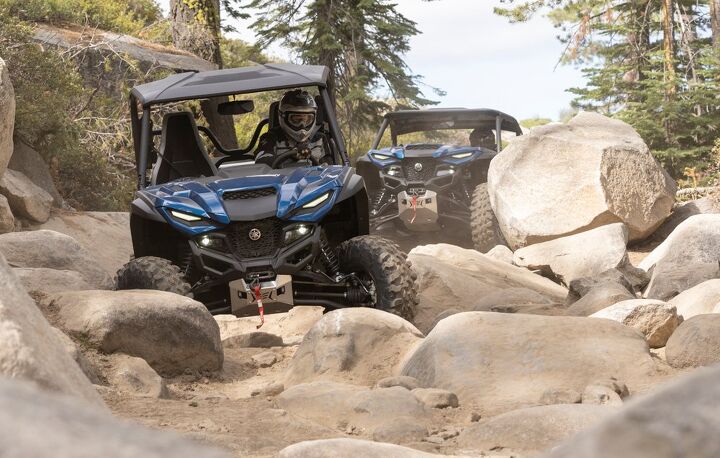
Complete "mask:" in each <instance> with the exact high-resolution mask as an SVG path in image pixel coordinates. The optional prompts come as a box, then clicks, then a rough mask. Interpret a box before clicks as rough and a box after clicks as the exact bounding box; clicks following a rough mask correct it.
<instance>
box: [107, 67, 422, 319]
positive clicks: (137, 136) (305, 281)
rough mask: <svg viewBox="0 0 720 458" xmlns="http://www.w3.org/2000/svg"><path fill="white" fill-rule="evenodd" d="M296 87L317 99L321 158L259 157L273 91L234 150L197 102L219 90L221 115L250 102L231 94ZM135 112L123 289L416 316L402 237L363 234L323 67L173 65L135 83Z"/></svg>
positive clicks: (357, 194) (222, 305)
mask: <svg viewBox="0 0 720 458" xmlns="http://www.w3.org/2000/svg"><path fill="white" fill-rule="evenodd" d="M294 88H302V89H304V90H305V91H307V92H308V94H311V95H313V96H314V99H315V102H316V104H317V115H316V118H315V120H314V122H315V123H316V125H315V128H316V130H317V136H318V138H319V139H321V140H322V144H323V145H324V148H325V153H326V156H325V157H326V159H325V160H324V162H323V163H322V164H320V163H319V162H318V161H317V160H316V159H314V158H313V157H312V156H311V157H309V158H305V159H307V160H304V161H302V160H299V161H294V160H291V161H288V160H287V159H288V158H289V157H291V156H293V154H295V153H297V151H295V152H293V151H287V152H284V153H281V154H280V155H279V156H278V157H275V158H273V159H272V160H270V161H267V160H265V161H262V162H261V161H256V158H257V157H258V149H259V148H258V144H259V139H260V138H261V135H262V134H263V132H264V131H267V130H268V129H270V130H272V129H273V128H274V127H276V126H277V124H278V123H279V114H278V102H273V103H269V105H268V108H267V110H268V114H267V117H260V118H258V119H260V121H259V122H258V123H257V125H255V126H253V127H251V129H254V131H253V132H252V135H250V132H246V134H247V137H249V138H250V140H249V143H248V144H247V145H245V146H243V147H241V148H240V149H226V148H225V147H223V145H222V144H221V142H220V141H219V140H218V139H217V137H216V135H215V134H214V133H213V132H212V131H211V130H210V129H209V128H207V127H204V126H202V125H198V123H197V122H196V117H195V116H194V115H193V113H192V111H191V109H192V108H193V107H197V102H196V101H206V100H215V101H217V100H224V102H222V103H219V104H217V112H218V113H219V114H221V115H226V116H232V115H238V116H241V115H243V114H245V115H247V114H248V113H250V112H252V111H253V110H254V109H255V101H254V100H249V99H247V98H245V99H239V98H238V96H241V95H246V96H247V95H248V94H254V96H255V95H257V100H258V101H261V102H262V101H264V102H263V103H267V100H268V99H269V97H272V96H274V95H275V94H276V93H277V91H285V90H289V89H294ZM219 98H222V99H219ZM130 111H131V122H132V134H133V140H134V149H135V159H136V162H137V178H138V191H137V193H136V195H135V199H134V201H133V202H132V207H131V215H130V229H131V232H132V241H133V248H134V255H135V256H134V259H132V260H131V261H130V262H129V263H128V264H126V265H125V266H124V267H123V268H122V269H120V270H119V271H118V274H117V288H118V289H155V290H163V291H170V292H174V293H178V294H182V295H186V296H191V297H194V298H195V299H196V300H199V301H201V302H203V303H204V304H205V305H206V306H207V307H208V309H209V310H210V311H211V312H212V313H233V314H235V315H238V316H246V315H250V314H254V313H257V311H258V309H259V311H260V315H261V317H262V316H263V312H264V307H268V309H269V310H268V311H282V310H287V309H288V308H289V307H292V306H296V305H321V306H325V307H326V308H330V309H334V308H343V307H374V308H377V309H381V310H385V311H388V312H391V313H395V314H397V315H400V316H403V317H405V318H407V319H411V318H412V317H413V314H414V311H415V306H416V292H415V286H414V283H415V274H414V273H413V272H412V269H411V266H410V263H409V262H408V261H407V259H406V255H405V254H404V253H403V252H401V251H400V249H399V248H398V247H397V245H395V244H393V243H391V242H389V241H387V240H385V239H383V238H380V237H378V236H371V235H368V233H369V213H368V196H367V192H366V190H365V184H364V182H363V179H362V177H361V176H359V175H357V174H356V173H355V169H353V168H352V167H350V165H349V159H348V155H347V152H346V149H345V145H344V142H343V137H342V135H341V133H340V131H339V128H338V123H337V120H336V118H335V108H334V102H333V98H332V95H331V94H330V93H329V91H328V69H327V68H326V67H322V66H301V65H291V64H267V65H262V66H255V67H247V68H235V69H226V70H217V71H208V72H199V73H181V74H175V75H172V76H169V77H167V78H165V79H162V80H159V81H155V82H152V83H149V84H144V85H140V86H137V87H135V88H133V89H132V91H131V94H130ZM240 119H241V120H242V119H243V118H240ZM245 119H249V118H245ZM245 124H248V123H245ZM238 125H243V123H238ZM208 150H212V153H213V155H210V154H208Z"/></svg>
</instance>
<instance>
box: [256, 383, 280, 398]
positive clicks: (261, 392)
mask: <svg viewBox="0 0 720 458" xmlns="http://www.w3.org/2000/svg"><path fill="white" fill-rule="evenodd" d="M283 391H285V385H283V384H282V383H268V384H267V385H265V386H263V387H260V388H258V389H255V390H253V391H252V392H251V393H250V395H251V396H277V395H278V394H280V393H282V392H283Z"/></svg>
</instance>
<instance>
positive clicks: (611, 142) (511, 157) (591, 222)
mask: <svg viewBox="0 0 720 458" xmlns="http://www.w3.org/2000/svg"><path fill="white" fill-rule="evenodd" d="M560 170H562V173H559V171H560ZM676 189H677V186H676V185H675V182H674V180H672V178H670V176H669V175H668V174H667V173H666V172H665V171H664V170H663V169H662V167H660V165H659V164H658V162H657V161H656V160H655V159H654V158H653V156H652V154H651V153H650V150H649V149H648V147H647V146H646V145H645V143H644V142H643V140H642V138H640V135H638V133H637V132H635V130H633V128H632V127H630V126H629V125H628V124H625V123H624V122H622V121H619V120H615V119H609V118H606V117H604V116H602V115H600V114H596V113H586V112H583V113H580V114H578V115H577V116H576V117H575V118H573V119H572V120H571V121H570V122H569V123H568V124H561V125H552V126H543V127H540V128H538V129H535V130H533V131H532V132H531V133H530V134H529V135H523V136H521V137H520V138H518V139H517V140H516V141H514V142H513V143H512V144H511V145H510V146H508V147H507V148H506V149H505V150H503V152H502V153H501V154H499V155H498V156H497V157H496V158H495V159H493V160H492V162H491V164H490V169H489V172H488V191H489V193H490V202H491V204H492V207H493V210H494V211H495V214H496V216H497V218H498V222H499V224H500V228H501V230H502V232H503V234H504V235H505V238H506V240H507V241H508V243H509V245H510V247H511V248H518V247H523V246H527V245H532V244H535V243H540V242H544V241H547V240H553V239H556V238H560V237H565V236H568V235H572V234H577V233H579V232H584V231H588V230H590V229H593V228H596V227H599V226H602V225H605V224H610V223H616V222H622V223H625V225H626V226H627V227H628V229H629V238H630V240H641V239H643V238H645V237H647V236H649V235H650V234H652V232H653V231H654V230H655V229H656V228H657V227H658V226H659V225H660V224H661V223H662V222H663V221H664V220H665V219H666V218H667V217H668V216H669V215H670V212H671V209H672V206H673V204H674V202H675V192H676Z"/></svg>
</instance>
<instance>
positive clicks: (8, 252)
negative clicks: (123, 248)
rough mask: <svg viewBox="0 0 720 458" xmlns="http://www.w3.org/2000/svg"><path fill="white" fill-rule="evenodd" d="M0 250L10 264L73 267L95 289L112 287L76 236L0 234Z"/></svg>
mask: <svg viewBox="0 0 720 458" xmlns="http://www.w3.org/2000/svg"><path fill="white" fill-rule="evenodd" d="M0 253H1V254H3V255H4V256H5V258H6V259H7V261H8V263H9V264H10V265H11V266H13V267H24V268H46V269H56V270H73V271H76V272H80V274H81V275H82V276H83V278H84V279H85V281H86V282H87V283H88V284H89V285H90V286H92V287H93V288H96V289H111V288H112V287H113V281H112V278H110V275H108V273H107V272H106V271H105V270H104V269H103V268H102V267H101V266H100V265H99V264H98V263H97V262H95V258H96V256H95V255H94V254H93V253H91V252H89V251H87V250H85V249H84V248H83V247H82V246H81V245H80V244H79V243H78V242H77V241H76V240H75V239H73V238H71V237H68V236H67V235H64V234H60V233H58V232H53V231H47V230H41V231H29V232H13V233H10V234H2V235H0Z"/></svg>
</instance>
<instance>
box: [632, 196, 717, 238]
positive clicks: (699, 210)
mask: <svg viewBox="0 0 720 458" xmlns="http://www.w3.org/2000/svg"><path fill="white" fill-rule="evenodd" d="M709 213H720V204H718V202H716V201H715V200H714V199H713V198H711V197H703V198H701V199H697V200H691V201H690V202H682V203H679V204H677V205H676V206H675V208H673V212H672V215H670V218H668V219H666V220H665V222H664V223H662V225H660V227H658V228H657V230H656V231H655V232H653V234H652V236H650V238H649V239H648V240H647V241H646V242H649V243H661V242H662V241H663V240H665V239H666V238H668V237H669V236H670V234H671V233H672V231H674V230H675V229H676V228H677V227H678V226H679V225H680V224H681V223H682V222H683V221H685V220H686V219H688V218H690V217H691V216H695V215H702V214H709Z"/></svg>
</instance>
